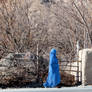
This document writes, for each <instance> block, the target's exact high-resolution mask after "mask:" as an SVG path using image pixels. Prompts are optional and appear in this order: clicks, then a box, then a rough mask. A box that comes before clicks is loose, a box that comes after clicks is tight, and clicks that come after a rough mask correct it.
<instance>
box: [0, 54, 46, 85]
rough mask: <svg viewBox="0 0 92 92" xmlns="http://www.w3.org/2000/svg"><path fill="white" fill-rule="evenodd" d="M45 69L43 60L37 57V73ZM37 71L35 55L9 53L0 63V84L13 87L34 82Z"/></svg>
mask: <svg viewBox="0 0 92 92" xmlns="http://www.w3.org/2000/svg"><path fill="white" fill-rule="evenodd" d="M45 62H46V61H45ZM46 67H47V65H46V63H44V61H43V58H40V57H39V71H40V72H43V71H45V69H46ZM41 70H42V71H41ZM39 71H37V58H36V55H34V54H31V53H30V54H29V53H27V54H26V53H11V54H9V55H7V57H5V58H4V59H1V61H0V84H2V85H7V86H8V85H11V86H14V87H15V86H21V85H23V84H26V83H32V82H36V81H37V77H38V74H37V73H38V72H39ZM39 78H40V76H39ZM16 83H17V84H16Z"/></svg>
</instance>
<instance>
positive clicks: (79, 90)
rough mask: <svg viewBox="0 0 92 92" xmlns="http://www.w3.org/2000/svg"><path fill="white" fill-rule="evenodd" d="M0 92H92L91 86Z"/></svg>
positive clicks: (6, 90) (6, 91) (2, 90)
mask: <svg viewBox="0 0 92 92" xmlns="http://www.w3.org/2000/svg"><path fill="white" fill-rule="evenodd" d="M0 92H92V86H88V87H70V88H69V87H68V88H66V87H65V88H52V89H50V88H48V89H47V88H24V89H0Z"/></svg>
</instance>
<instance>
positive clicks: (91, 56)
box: [79, 49, 92, 85]
mask: <svg viewBox="0 0 92 92" xmlns="http://www.w3.org/2000/svg"><path fill="white" fill-rule="evenodd" d="M79 60H81V61H82V85H92V49H83V50H80V51H79Z"/></svg>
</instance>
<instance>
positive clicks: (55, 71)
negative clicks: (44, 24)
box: [43, 49, 61, 88]
mask: <svg viewBox="0 0 92 92" xmlns="http://www.w3.org/2000/svg"><path fill="white" fill-rule="evenodd" d="M60 81H61V78H60V73H59V65H58V60H57V57H56V50H55V49H52V50H51V52H50V62H49V72H48V77H47V80H46V82H45V83H44V84H43V86H44V87H49V88H52V87H55V86H57V85H58V84H59V83H60Z"/></svg>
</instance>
